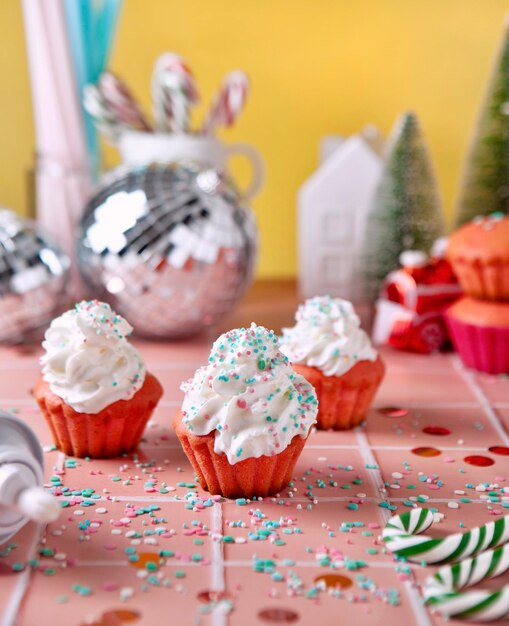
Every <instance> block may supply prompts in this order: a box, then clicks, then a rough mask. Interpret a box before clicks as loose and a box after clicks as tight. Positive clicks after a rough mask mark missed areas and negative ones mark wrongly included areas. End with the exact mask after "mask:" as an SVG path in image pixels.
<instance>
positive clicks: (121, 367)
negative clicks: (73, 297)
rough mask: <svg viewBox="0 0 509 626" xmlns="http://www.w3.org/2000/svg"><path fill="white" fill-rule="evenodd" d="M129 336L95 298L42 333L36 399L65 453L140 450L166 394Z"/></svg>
mask: <svg viewBox="0 0 509 626" xmlns="http://www.w3.org/2000/svg"><path fill="white" fill-rule="evenodd" d="M131 332H132V327H131V326H130V324H129V323H128V322H127V321H126V320H125V319H124V318H122V317H121V316H120V315H116V314H115V313H114V312H113V311H112V310H111V308H110V306H109V305H108V304H105V303H104V302H98V301H97V300H93V301H90V302H85V301H83V302H80V303H79V304H76V306H75V307H74V309H71V310H70V311H67V312H66V313H64V314H63V315H61V316H60V317H58V318H56V319H54V320H53V321H52V322H51V325H50V327H49V328H48V330H47V331H46V333H45V336H44V337H45V338H44V341H43V344H42V346H43V348H44V349H45V354H44V356H43V357H42V358H41V364H42V378H41V379H40V380H39V381H38V382H37V384H36V385H35V388H34V396H35V399H36V400H37V403H38V404H39V406H40V408H41V411H42V412H43V414H44V417H45V418H46V421H47V423H48V426H49V428H50V430H51V433H52V435H53V439H54V441H55V444H56V446H57V448H58V449H59V450H62V452H65V454H69V455H73V456H79V457H85V456H90V457H94V458H103V457H114V456H119V455H120V454H123V453H125V452H129V451H131V450H133V449H134V448H136V446H137V445H138V443H139V441H140V439H141V435H142V433H143V429H144V428H145V424H146V423H147V421H148V419H149V417H150V415H151V414H152V412H153V410H154V408H155V406H156V405H157V403H158V401H159V399H160V398H161V395H162V391H163V390H162V387H161V385H160V383H159V381H158V380H157V379H156V378H155V377H154V376H152V374H149V373H148V372H146V370H145V365H144V363H143V360H142V358H141V356H140V354H139V353H138V351H137V350H136V348H134V347H133V346H132V345H131V344H130V343H129V342H128V340H127V337H128V336H129V335H130V334H131Z"/></svg>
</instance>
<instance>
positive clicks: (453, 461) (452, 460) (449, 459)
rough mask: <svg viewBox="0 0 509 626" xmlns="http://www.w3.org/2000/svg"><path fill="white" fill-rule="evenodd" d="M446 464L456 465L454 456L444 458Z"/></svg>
mask: <svg viewBox="0 0 509 626" xmlns="http://www.w3.org/2000/svg"><path fill="white" fill-rule="evenodd" d="M442 461H443V462H444V463H456V460H455V459H453V458H452V456H444V458H443V459H442Z"/></svg>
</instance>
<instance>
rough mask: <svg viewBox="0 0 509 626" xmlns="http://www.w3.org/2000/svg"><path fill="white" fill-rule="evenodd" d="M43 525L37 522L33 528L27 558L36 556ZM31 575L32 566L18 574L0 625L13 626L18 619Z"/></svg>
mask: <svg viewBox="0 0 509 626" xmlns="http://www.w3.org/2000/svg"><path fill="white" fill-rule="evenodd" d="M44 527H45V525H43V524H37V525H36V526H35V528H34V535H33V538H32V542H31V544H30V548H29V550H28V560H30V559H34V558H35V557H36V556H37V553H38V546H39V541H40V539H41V536H42V533H43V529H44ZM31 577H32V568H27V569H25V571H24V572H22V573H21V574H20V576H19V578H18V580H17V582H16V585H15V587H14V589H13V591H12V593H11V596H10V598H9V601H8V602H7V605H6V606H5V607H4V609H3V614H2V615H0V620H1V621H0V626H14V625H15V624H16V622H17V621H18V611H19V608H20V606H21V603H22V602H23V599H24V597H25V594H26V592H27V591H28V588H29V586H30V579H31Z"/></svg>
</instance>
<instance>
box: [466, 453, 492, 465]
mask: <svg viewBox="0 0 509 626" xmlns="http://www.w3.org/2000/svg"><path fill="white" fill-rule="evenodd" d="M463 460H464V461H465V463H468V464H469V465H475V466H476V467H489V466H490V465H495V461H494V460H493V459H490V457H489V456H482V455H480V454H473V455H471V456H466V457H465V458H464V459H463Z"/></svg>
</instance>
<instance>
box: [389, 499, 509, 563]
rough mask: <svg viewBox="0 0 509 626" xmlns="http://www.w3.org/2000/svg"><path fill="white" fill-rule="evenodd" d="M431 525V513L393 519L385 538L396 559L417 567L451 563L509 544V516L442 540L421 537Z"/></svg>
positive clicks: (418, 512)
mask: <svg viewBox="0 0 509 626" xmlns="http://www.w3.org/2000/svg"><path fill="white" fill-rule="evenodd" d="M432 523H433V513H432V512H431V511H430V510H428V509H419V508H418V509H412V510H411V511H407V512H405V513H403V514H401V515H395V516H394V517H391V519H390V520H389V521H388V522H387V525H386V526H385V528H384V530H383V533H382V537H383V540H384V542H385V543H386V545H387V548H388V549H389V550H390V551H391V552H393V553H394V554H395V555H396V556H398V557H404V558H406V559H407V560H408V561H414V562H417V563H422V562H423V561H424V562H426V563H452V562H454V561H460V560H461V559H464V558H466V557H469V556H473V555H475V554H479V552H483V551H484V550H487V549H489V548H495V547H496V546H499V545H502V544H503V543H506V542H507V541H509V516H506V517H502V518H500V519H497V520H496V521H495V522H488V523H487V524H485V525H484V526H479V527H478V528H472V530H469V531H466V532H464V533H455V534H454V535H449V536H448V537H444V538H443V539H433V538H432V537H427V536H426V535H420V533H422V532H424V531H425V530H427V529H428V528H429V527H430V526H431V525H432Z"/></svg>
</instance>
